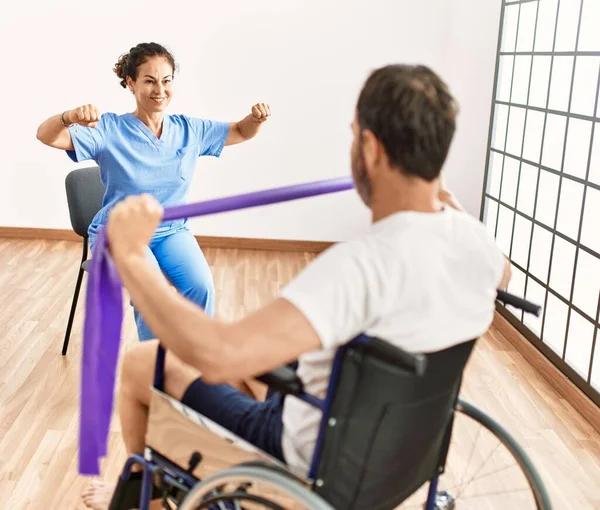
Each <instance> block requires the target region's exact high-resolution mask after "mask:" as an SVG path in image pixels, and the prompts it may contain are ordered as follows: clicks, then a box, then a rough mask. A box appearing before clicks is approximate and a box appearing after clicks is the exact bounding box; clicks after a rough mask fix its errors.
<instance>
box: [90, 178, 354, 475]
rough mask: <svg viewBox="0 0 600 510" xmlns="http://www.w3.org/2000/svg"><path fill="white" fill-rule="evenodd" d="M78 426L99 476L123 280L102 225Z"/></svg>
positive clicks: (172, 213) (272, 199)
mask: <svg viewBox="0 0 600 510" xmlns="http://www.w3.org/2000/svg"><path fill="white" fill-rule="evenodd" d="M353 186H354V183H353V181H352V179H351V178H350V177H341V178H336V179H328V180H323V181H316V182H311V183H307V184H299V185H293V186H286V187H282V188H274V189H269V190H263V191H257V192H253V193H245V194H242V195H235V196H231V197H225V198H218V199H214V200H208V201H205V202H199V203H194V204H186V205H181V206H176V207H170V208H165V210H164V214H163V220H164V221H168V220H175V219H181V218H187V217H192V216H205V215H208V214H215V213H219V212H225V211H233V210H236V209H246V208H249V207H257V206H263V205H268V204H274V203H277V202H286V201H289V200H297V199H300V198H307V197H312V196H317V195H324V194H327V193H336V192H339V191H345V190H349V189H351V188H353ZM88 272H89V277H88V283H87V295H86V311H85V323H84V331H83V361H82V367H81V397H80V399H81V400H80V409H81V413H80V425H79V473H80V474H82V475H94V476H95V475H99V474H100V459H101V458H103V457H105V456H106V454H107V448H108V447H107V443H108V432H109V427H110V419H111V415H112V410H113V397H114V386H115V372H116V368H117V360H118V355H119V347H120V343H121V327H122V322H123V297H122V284H121V280H120V278H119V275H118V273H117V270H116V268H115V266H114V264H113V262H112V260H111V258H110V254H109V251H108V246H107V240H106V234H105V230H104V228H100V230H99V232H98V236H97V240H96V243H95V245H94V249H93V256H92V260H91V261H90V265H89V268H88Z"/></svg>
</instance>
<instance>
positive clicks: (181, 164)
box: [67, 113, 229, 237]
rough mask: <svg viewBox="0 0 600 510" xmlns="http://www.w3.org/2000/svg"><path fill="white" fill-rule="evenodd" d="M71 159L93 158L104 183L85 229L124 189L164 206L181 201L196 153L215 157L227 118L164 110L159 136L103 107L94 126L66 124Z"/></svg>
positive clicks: (99, 221)
mask: <svg viewBox="0 0 600 510" xmlns="http://www.w3.org/2000/svg"><path fill="white" fill-rule="evenodd" d="M69 132H70V133H71V139H72V140H73V147H74V149H75V150H73V151H67V154H68V155H69V157H70V158H71V159H72V160H73V161H75V162H80V161H86V160H93V161H95V162H96V164H97V165H98V166H99V167H100V179H101V181H102V183H103V184H104V186H105V187H106V193H105V195H104V198H103V200H102V209H100V211H98V213H97V214H96V216H95V217H94V219H93V221H92V223H91V225H90V227H89V230H88V232H89V234H90V236H91V237H93V236H94V235H95V234H96V232H97V230H98V227H100V226H101V225H104V224H105V223H106V221H107V219H108V213H109V212H110V210H111V208H112V207H113V206H114V205H115V204H116V203H117V202H119V201H120V200H123V199H124V198H125V197H127V196H128V195H139V194H141V193H148V194H150V195H152V196H154V197H155V198H156V199H157V200H158V201H159V202H160V203H161V204H162V205H163V207H169V206H173V205H180V204H182V203H185V201H186V198H187V194H188V191H189V188H190V183H191V181H192V177H193V175H194V170H195V167H196V160H197V158H198V157H199V156H215V157H219V156H220V155H221V151H222V150H223V147H224V145H225V140H226V139H227V135H228V133H229V123H228V122H217V121H212V120H205V119H200V118H191V117H187V116H184V115H165V116H164V118H163V130H162V134H161V137H160V138H157V137H156V136H155V135H154V133H152V131H150V129H149V128H148V127H147V126H146V125H145V124H144V123H143V122H142V121H141V120H140V119H138V118H137V117H136V116H135V115H133V114H131V113H126V114H124V115H117V114H114V113H105V114H103V115H102V117H101V118H100V121H99V122H98V124H97V127H96V128H89V127H83V126H80V125H78V124H75V125H73V126H71V127H70V128H69ZM185 221H186V220H175V221H168V222H163V223H161V224H160V226H159V228H158V229H157V232H156V234H155V236H156V237H158V236H161V235H166V234H168V233H169V232H170V231H172V230H174V229H177V228H179V227H181V226H182V225H183V224H184V223H185Z"/></svg>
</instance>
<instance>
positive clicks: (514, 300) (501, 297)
mask: <svg viewBox="0 0 600 510" xmlns="http://www.w3.org/2000/svg"><path fill="white" fill-rule="evenodd" d="M497 299H498V301H502V302H503V303H504V304H505V305H510V306H513V307H515V308H518V309H519V310H523V311H524V312H526V313H531V314H533V315H535V316H536V317H539V316H540V314H541V313H542V307H541V306H539V305H536V304H535V303H532V302H531V301H527V300H526V299H523V298H520V297H518V296H515V295H514V294H509V293H508V292H505V291H503V290H498V291H497Z"/></svg>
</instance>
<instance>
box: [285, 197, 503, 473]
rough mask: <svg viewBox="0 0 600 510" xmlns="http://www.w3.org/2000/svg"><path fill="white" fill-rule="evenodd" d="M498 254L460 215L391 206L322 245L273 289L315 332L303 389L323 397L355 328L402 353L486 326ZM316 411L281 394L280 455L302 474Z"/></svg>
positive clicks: (454, 340) (444, 343) (470, 335)
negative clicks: (342, 238)
mask: <svg viewBox="0 0 600 510" xmlns="http://www.w3.org/2000/svg"><path fill="white" fill-rule="evenodd" d="M504 261H505V259H504V255H503V253H502V251H501V250H500V248H499V247H498V246H497V245H496V243H495V240H494V239H493V237H492V236H491V235H490V234H489V233H488V232H487V230H486V229H485V227H484V226H483V225H482V224H481V223H480V222H479V221H477V220H476V219H475V218H473V217H472V216H469V215H468V214H466V213H462V212H458V211H455V210H454V209H451V208H447V209H445V210H444V211H442V212H439V213H418V212H412V211H411V212H399V213H395V214H393V215H391V216H388V217H386V218H384V219H383V220H380V221H378V222H376V223H374V224H373V225H372V227H371V229H370V231H369V232H368V233H367V234H366V235H364V236H362V237H361V238H360V239H357V240H353V241H349V242H345V243H340V244H336V245H334V246H332V247H331V248H329V249H328V250H326V251H325V252H323V253H322V254H321V255H320V256H319V257H317V258H316V259H315V260H314V261H313V262H312V263H311V264H309V265H308V266H307V267H306V268H304V270H303V271H301V272H300V274H299V275H298V276H297V277H296V278H295V279H294V280H293V281H292V282H290V284H288V285H287V286H286V287H285V288H284V289H282V292H281V297H283V298H285V299H287V300H288V301H290V302H291V303H292V304H293V305H295V306H296V307H297V308H298V309H299V310H300V311H301V312H302V313H303V314H304V315H305V316H306V318H307V319H308V321H309V322H310V323H311V324H312V326H313V327H314V329H315V331H316V332H317V334H318V335H319V337H320V339H321V344H322V350H319V351H315V352H311V353H308V354H305V355H303V356H301V357H300V359H299V366H298V371H297V372H298V376H299V377H300V378H301V379H302V381H303V382H304V385H305V391H306V392H307V393H310V394H312V395H315V396H317V397H319V398H324V397H325V394H326V391H327V385H328V383H329V376H330V373H331V365H332V360H333V356H334V353H335V350H336V348H337V347H339V346H340V345H342V344H344V343H346V342H348V341H350V340H352V339H353V338H354V337H355V336H357V335H359V334H360V333H365V334H367V335H369V336H374V337H377V338H380V339H382V340H386V341H389V342H391V343H392V344H394V345H397V346H399V347H401V348H403V349H405V350H407V351H410V352H432V351H439V350H443V349H445V348H448V347H451V346H453V345H456V344H459V343H462V342H465V341H469V340H473V339H475V338H478V337H479V336H481V335H482V334H483V333H485V332H486V331H487V329H488V328H489V326H490V324H491V322H492V319H493V314H494V303H495V299H496V289H497V288H498V286H499V285H500V282H501V279H502V274H503V269H504V263H505V262H504ZM321 415H322V413H321V411H319V410H317V409H315V408H313V407H312V406H310V405H308V404H306V403H304V402H302V401H300V400H298V399H296V398H294V397H288V398H286V399H285V404H284V409H283V437H282V448H283V453H284V456H285V459H286V462H287V463H288V464H289V465H290V466H291V467H294V468H296V469H299V470H301V471H304V472H308V470H309V467H310V462H311V459H312V455H313V450H314V445H315V441H316V437H317V433H318V426H319V421H320V419H321Z"/></svg>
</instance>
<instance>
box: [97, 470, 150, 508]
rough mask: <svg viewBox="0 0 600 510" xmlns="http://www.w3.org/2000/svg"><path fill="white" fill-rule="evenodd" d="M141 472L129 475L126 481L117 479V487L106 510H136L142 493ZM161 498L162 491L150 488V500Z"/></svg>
mask: <svg viewBox="0 0 600 510" xmlns="http://www.w3.org/2000/svg"><path fill="white" fill-rule="evenodd" d="M142 477H143V472H141V471H139V472H135V473H131V474H130V475H129V478H128V479H127V480H123V479H122V478H121V477H119V481H118V482H117V487H116V489H115V492H114V494H113V497H112V500H111V501H110V505H109V507H108V510H130V509H131V508H138V507H139V505H140V494H141V492H142V483H143V480H142ZM161 497H162V491H161V490H160V489H159V488H158V487H156V486H154V485H153V486H152V497H151V498H150V499H159V498H161Z"/></svg>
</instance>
